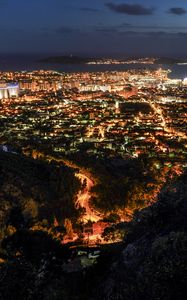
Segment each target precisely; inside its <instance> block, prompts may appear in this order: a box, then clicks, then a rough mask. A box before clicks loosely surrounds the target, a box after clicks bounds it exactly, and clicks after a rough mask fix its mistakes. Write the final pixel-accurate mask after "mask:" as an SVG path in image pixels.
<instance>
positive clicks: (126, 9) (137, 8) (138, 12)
mask: <svg viewBox="0 0 187 300" xmlns="http://www.w3.org/2000/svg"><path fill="white" fill-rule="evenodd" d="M106 6H107V7H108V8H109V9H110V10H112V11H114V12H116V13H121V14H127V15H134V16H145V15H152V14H154V11H155V8H153V7H150V8H147V7H145V6H143V5H141V4H114V3H112V2H110V3H106Z"/></svg>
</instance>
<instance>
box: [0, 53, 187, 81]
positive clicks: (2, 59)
mask: <svg viewBox="0 0 187 300" xmlns="http://www.w3.org/2000/svg"><path fill="white" fill-rule="evenodd" d="M43 58H46V57H45V56H44V55H24V54H23V55H12V54H11V55H7V54H6V55H1V54H0V71H33V70H54V71H59V72H65V73H74V72H104V71H126V70H132V69H142V68H148V69H158V68H160V67H162V68H163V69H166V70H167V69H170V70H171V73H170V74H169V77H170V78H172V79H184V78H186V77H187V65H177V64H173V65H165V64H163V65H158V64H157V65H153V64H119V65H114V64H110V65H87V64H80V65H78V64H77V65H75V64H73V65H71V64H65V65H63V64H51V63H43V62H42V63H41V62H39V60H41V59H43Z"/></svg>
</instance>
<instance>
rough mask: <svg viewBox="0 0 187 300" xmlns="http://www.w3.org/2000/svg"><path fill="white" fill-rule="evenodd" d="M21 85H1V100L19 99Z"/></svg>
mask: <svg viewBox="0 0 187 300" xmlns="http://www.w3.org/2000/svg"><path fill="white" fill-rule="evenodd" d="M18 94H19V85H18V84H17V83H0V99H7V98H12V97H18Z"/></svg>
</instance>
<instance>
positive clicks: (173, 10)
mask: <svg viewBox="0 0 187 300" xmlns="http://www.w3.org/2000/svg"><path fill="white" fill-rule="evenodd" d="M168 13H169V14H173V15H178V16H180V15H184V14H186V13H187V10H186V9H184V8H182V7H171V8H170V9H169V11H168Z"/></svg>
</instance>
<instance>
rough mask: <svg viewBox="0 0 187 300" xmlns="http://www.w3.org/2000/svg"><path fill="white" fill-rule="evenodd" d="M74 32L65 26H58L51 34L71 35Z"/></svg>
mask: <svg viewBox="0 0 187 300" xmlns="http://www.w3.org/2000/svg"><path fill="white" fill-rule="evenodd" d="M74 31H75V30H74V28H71V27H67V26H60V27H58V28H56V29H54V30H53V32H55V33H58V34H71V33H73V32H74Z"/></svg>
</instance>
